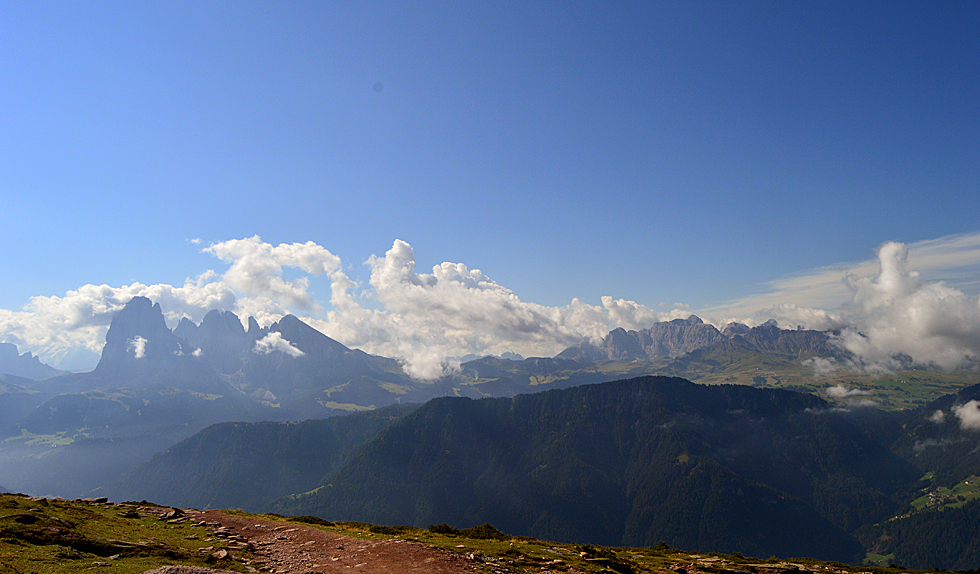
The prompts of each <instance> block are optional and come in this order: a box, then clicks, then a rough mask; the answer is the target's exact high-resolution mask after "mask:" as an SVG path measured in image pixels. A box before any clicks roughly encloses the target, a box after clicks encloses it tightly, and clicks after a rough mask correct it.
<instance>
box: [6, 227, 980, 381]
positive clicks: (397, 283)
mask: <svg viewBox="0 0 980 574" xmlns="http://www.w3.org/2000/svg"><path fill="white" fill-rule="evenodd" d="M202 251H204V252H206V253H210V254H211V255H213V256H215V257H216V258H217V259H219V260H220V261H221V262H223V263H225V264H227V266H228V267H227V269H226V270H225V271H224V272H223V273H219V272H215V271H210V270H209V271H205V272H204V273H201V274H200V275H199V276H197V277H196V278H194V279H188V280H186V281H185V283H184V285H183V286H180V287H174V286H171V285H166V284H157V285H143V284H140V283H134V284H132V285H128V286H123V287H110V286H108V285H85V286H82V287H80V288H79V289H78V290H76V291H69V292H68V293H66V294H65V296H63V297H35V298H33V299H32V300H31V301H30V303H29V304H28V305H26V306H25V307H24V309H22V310H20V311H8V310H2V309H0V340H3V341H6V342H12V343H15V344H17V345H18V348H20V349H21V351H22V352H23V351H32V352H34V353H36V354H38V355H41V356H42V357H43V358H44V360H49V361H50V360H51V359H53V358H54V359H57V357H58V356H60V354H61V355H63V354H65V353H66V352H67V351H68V350H69V349H72V348H77V347H84V348H86V349H88V350H90V351H92V352H96V353H97V352H99V351H100V350H101V348H102V345H103V344H104V340H105V331H106V328H107V327H108V325H109V322H110V321H111V318H112V316H113V315H114V314H115V313H116V312H117V311H118V310H119V309H121V308H122V306H123V305H125V304H126V302H128V301H129V300H130V299H131V298H132V297H134V296H137V295H142V296H146V297H149V298H150V299H151V300H153V301H155V302H159V303H160V305H161V307H162V308H163V310H164V313H165V317H166V320H167V324H168V325H170V326H171V327H174V326H175V325H176V324H177V322H178V321H179V320H180V318H182V317H187V318H189V319H191V320H193V321H195V322H200V321H201V320H202V319H203V317H204V315H205V314H206V313H207V312H208V311H209V310H212V309H218V310H230V311H234V312H235V313H236V314H238V316H239V317H241V318H242V320H243V321H245V320H246V319H247V318H248V317H249V316H254V317H255V318H256V320H257V321H258V322H259V324H260V325H269V324H271V323H273V322H274V321H278V320H279V319H281V318H282V317H283V316H284V315H285V314H287V313H294V314H296V315H299V316H300V317H301V318H302V319H303V320H304V321H306V322H307V323H309V324H310V325H312V326H313V327H314V328H316V329H318V330H320V331H321V332H323V333H324V334H326V335H328V336H330V337H332V338H334V339H336V340H338V341H340V342H341V343H343V344H345V345H347V346H350V347H355V348H361V349H363V350H365V351H367V352H369V353H375V354H380V355H385V356H393V357H400V358H401V359H402V360H403V364H404V366H405V369H406V371H407V372H409V373H410V374H412V375H413V376H416V377H420V378H431V377H434V376H438V375H439V374H441V373H443V372H445V370H446V369H451V368H452V365H451V364H448V363H446V360H445V357H448V356H462V355H466V354H468V353H474V354H495V355H500V354H502V353H505V352H508V351H513V352H517V353H520V354H522V355H524V356H553V355H554V354H555V353H558V352H560V351H561V350H562V349H563V348H565V347H567V346H568V345H571V344H575V343H578V342H580V341H582V340H583V339H586V338H588V339H594V340H595V339H601V338H602V337H603V336H605V335H606V334H607V333H608V332H609V331H610V330H612V329H614V328H616V327H623V328H625V329H635V330H639V329H643V328H647V327H649V326H651V325H652V324H653V323H654V322H657V321H664V320H670V319H675V318H686V317H687V316H688V315H689V314H691V313H692V312H693V313H695V314H697V315H699V316H701V317H702V318H704V319H705V321H708V322H711V323H713V324H715V325H716V326H719V327H722V326H724V324H726V323H727V322H728V321H730V320H738V321H740V322H743V323H746V324H748V325H749V326H752V325H755V324H758V323H760V322H761V321H760V320H759V319H761V318H763V317H764V316H765V315H764V314H760V313H759V311H761V310H764V309H768V311H769V314H768V316H775V317H776V318H777V319H778V320H779V321H780V322H781V323H782V324H784V325H790V326H795V325H803V326H805V327H808V328H818V329H836V330H839V331H840V332H841V336H840V343H841V344H842V345H844V346H845V347H846V348H848V349H850V350H852V351H853V352H855V353H856V354H857V355H858V356H859V357H861V358H862V360H863V363H862V365H863V366H864V367H865V368H869V369H873V368H878V367H884V368H886V367H887V366H888V359H889V357H890V356H891V355H892V354H894V353H905V354H907V355H909V356H911V357H913V358H914V359H915V360H918V361H922V362H928V361H933V362H936V363H938V364H941V365H944V366H957V365H961V364H964V362H966V361H968V360H970V359H971V358H974V357H976V356H977V354H978V350H980V327H978V326H980V301H978V300H977V299H975V298H971V297H969V296H967V295H965V294H964V293H963V291H961V290H959V289H957V288H956V287H954V286H953V284H952V283H943V282H938V281H935V280H927V279H925V277H927V276H932V277H935V276H937V275H942V276H944V277H950V278H954V279H955V278H958V279H955V280H956V281H959V283H956V285H963V284H966V283H964V282H965V281H966V279H964V278H965V277H967V276H968V275H969V273H966V272H964V271H963V270H970V269H973V268H975V267H976V261H977V260H978V259H980V234H978V235H976V236H962V237H956V238H945V239H941V240H935V241H931V242H921V243H917V244H913V245H912V246H911V247H909V248H908V250H907V252H906V251H904V250H903V248H902V246H901V245H900V244H885V245H884V246H882V248H881V249H880V250H879V259H878V260H877V261H870V262H864V263H860V264H853V265H846V266H841V267H835V268H826V269H820V270H817V271H815V272H813V273H809V274H803V275H800V276H798V277H794V278H789V279H783V280H780V281H777V282H773V283H771V284H769V285H770V286H771V287H772V289H771V292H770V293H767V294H763V295H758V296H753V297H748V298H745V299H742V300H739V301H737V302H735V303H734V304H728V305H727V306H725V307H723V306H717V307H715V308H712V309H702V310H694V311H692V310H689V309H687V308H686V306H685V305H682V304H675V305H674V307H673V309H670V310H664V309H661V308H658V309H657V310H655V309H653V308H651V307H648V306H646V305H644V304H642V303H638V302H636V301H630V300H625V299H617V298H614V297H612V296H604V297H601V298H600V301H598V302H597V304H590V303H588V302H584V301H581V300H579V299H573V300H572V301H571V302H570V303H569V304H568V305H564V306H545V305H540V304H537V303H533V302H528V301H522V300H521V299H520V297H518V295H517V294H516V293H514V292H513V291H512V290H511V289H508V288H507V287H505V286H503V285H500V284H499V283H497V282H496V281H494V280H493V279H491V278H490V277H489V276H488V275H487V274H485V273H483V272H482V271H480V270H479V269H471V268H469V267H468V266H467V265H465V264H463V263H451V262H445V263H441V264H439V265H435V266H433V267H432V269H431V272H419V271H417V270H416V259H415V253H414V250H413V249H412V247H411V246H410V245H409V244H408V243H406V242H404V241H400V240H396V241H394V242H393V244H392V247H391V249H390V250H388V251H387V252H386V253H385V254H384V256H380V257H379V256H372V257H371V258H369V259H368V261H367V262H366V265H367V266H368V268H369V271H370V280H369V281H368V283H367V284H359V283H355V282H354V281H352V280H351V279H350V278H349V277H348V276H347V274H346V273H345V272H344V270H343V268H342V266H341V261H340V259H339V258H338V257H337V256H335V255H333V254H332V253H331V252H330V251H328V250H327V249H325V248H324V247H321V246H319V245H317V244H315V243H313V242H307V243H293V244H281V245H278V246H275V245H272V244H269V243H265V242H263V241H262V240H261V238H259V237H258V236H255V237H251V238H245V239H236V240H230V241H224V242H220V243H215V244H212V245H210V246H208V247H205V248H203V249H202ZM913 262H915V263H916V264H917V265H922V266H923V268H925V269H926V271H922V269H917V271H922V275H921V276H920V275H917V274H916V273H913V272H911V271H908V270H907V268H911V265H912V263H913ZM971 265H973V266H974V267H970V266H971ZM944 269H945V271H944ZM948 269H953V270H954V271H955V272H948ZM287 270H288V272H289V274H288V275H286V272H287ZM930 274H931V275H930ZM323 275H325V276H328V277H329V279H330V295H329V300H328V301H323V300H322V299H323V298H322V297H320V298H319V300H318V298H317V297H316V296H315V295H314V294H313V293H312V292H311V291H310V284H309V278H310V277H312V276H323ZM845 277H847V280H846V281H844V280H843V279H844V278H845ZM950 280H953V279H950ZM814 301H822V302H831V303H830V304H829V305H813V304H812V303H813V302H814ZM658 307H659V306H658ZM743 312H744V313H743ZM712 317H714V319H712ZM719 318H723V319H719ZM811 366H813V367H814V368H815V369H816V370H817V371H818V372H832V371H833V370H834V369H839V368H844V367H846V365H843V364H839V362H838V363H834V362H832V361H829V360H824V362H820V363H818V362H816V361H814V362H812V364H811Z"/></svg>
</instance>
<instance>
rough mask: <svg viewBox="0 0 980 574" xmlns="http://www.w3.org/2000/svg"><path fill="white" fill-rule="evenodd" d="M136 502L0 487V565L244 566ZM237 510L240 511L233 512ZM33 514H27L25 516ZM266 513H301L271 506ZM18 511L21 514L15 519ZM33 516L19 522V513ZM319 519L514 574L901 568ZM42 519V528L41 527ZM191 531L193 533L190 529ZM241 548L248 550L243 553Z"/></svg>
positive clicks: (5, 568)
mask: <svg viewBox="0 0 980 574" xmlns="http://www.w3.org/2000/svg"><path fill="white" fill-rule="evenodd" d="M133 508H137V505H135V504H122V505H119V504H111V503H109V504H98V503H93V502H81V501H56V500H44V499H31V498H27V497H23V496H17V495H0V574H7V573H20V572H37V573H39V574H61V573H64V574H67V573H71V572H77V571H79V570H86V569H93V568H94V569H98V566H97V565H96V564H97V563H99V565H111V570H112V571H113V572H118V573H122V574H130V573H133V574H135V573H138V572H143V571H145V570H148V569H152V568H157V567H160V566H165V565H173V564H184V565H192V566H211V567H218V568H222V569H227V570H237V571H243V572H244V571H245V570H246V566H245V565H244V564H242V563H239V562H237V561H233V560H228V559H226V560H222V561H221V562H219V563H217V564H215V563H209V562H208V560H207V556H208V554H209V553H208V552H201V549H202V548H208V547H213V548H214V549H218V548H219V547H220V542H218V541H214V540H212V541H208V540H207V531H206V529H205V528H204V527H202V526H194V525H189V524H186V523H184V524H172V523H170V522H167V521H164V520H160V519H159V518H157V517H156V516H145V517H142V518H123V517H122V516H120V514H122V513H123V512H125V511H126V510H131V509H133ZM236 514H242V515H246V514H245V513H241V512H236ZM25 516H30V517H33V518H24V517H25ZM261 517H262V518H266V519H273V520H281V521H283V522H284V523H285V522H292V523H297V522H301V521H303V519H302V518H301V519H299V520H296V519H287V518H283V517H280V516H275V515H262V516H261ZM18 520H19V521H18ZM32 520H33V522H32V523H31V524H23V523H24V522H31V521H32ZM311 526H314V527H316V528H322V529H324V530H327V531H330V532H335V533H338V534H342V535H345V536H351V537H355V538H363V539H371V540H378V539H384V538H401V539H404V540H408V541H412V542H419V543H423V544H431V545H434V546H438V547H440V548H443V549H445V550H447V551H450V552H457V553H459V554H462V555H465V556H468V557H470V558H471V559H474V560H475V561H477V562H478V563H482V567H483V570H484V571H486V572H500V573H504V574H516V573H519V572H531V571H535V572H538V571H541V570H542V569H550V570H555V571H568V570H570V569H573V568H574V569H576V570H577V571H580V572H587V573H592V572H609V571H610V570H613V571H617V572H635V573H642V572H663V571H666V570H667V569H672V570H675V571H680V570H679V569H683V570H685V571H687V572H721V571H727V572H745V573H746V574H748V573H749V572H758V571H760V567H765V568H771V569H772V570H771V571H772V572H773V573H774V574H775V573H777V572H780V571H782V572H785V571H796V572H807V571H809V572H821V573H828V574H829V573H831V572H832V573H834V574H846V573H850V572H855V573H857V572H862V573H870V574H898V573H899V572H909V570H907V569H902V570H899V569H893V568H869V567H866V566H865V567H860V568H858V567H851V566H848V565H846V564H841V563H837V562H821V561H817V560H811V559H805V558H791V559H789V560H790V561H789V562H784V561H781V560H780V559H777V558H775V557H770V558H769V559H766V560H762V559H759V558H751V557H744V556H741V555H738V554H735V555H725V554H718V553H708V554H693V553H690V552H685V551H682V550H677V549H672V548H669V547H666V546H665V545H659V546H657V547H655V548H604V547H596V546H592V545H572V544H559V543H554V542H547V541H541V540H535V539H531V538H525V537H511V536H509V535H506V534H503V533H500V532H499V531H496V530H495V529H493V528H492V527H475V528H471V529H467V530H464V531H463V532H460V533H458V534H457V533H454V532H453V530H454V529H453V528H451V527H444V528H442V529H436V530H442V533H437V532H433V531H430V530H425V529H419V528H410V527H385V526H374V525H370V524H364V523H338V524H330V523H327V524H312V525H311ZM45 529H47V530H45ZM195 537H196V539H195ZM246 558H247V557H246Z"/></svg>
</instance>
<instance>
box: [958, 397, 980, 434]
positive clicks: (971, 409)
mask: <svg viewBox="0 0 980 574" xmlns="http://www.w3.org/2000/svg"><path fill="white" fill-rule="evenodd" d="M953 414H954V415H956V418H958V419H960V428H962V429H963V430H980V401H975V400H972V401H967V402H966V403H964V404H962V405H959V406H956V407H953Z"/></svg>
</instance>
